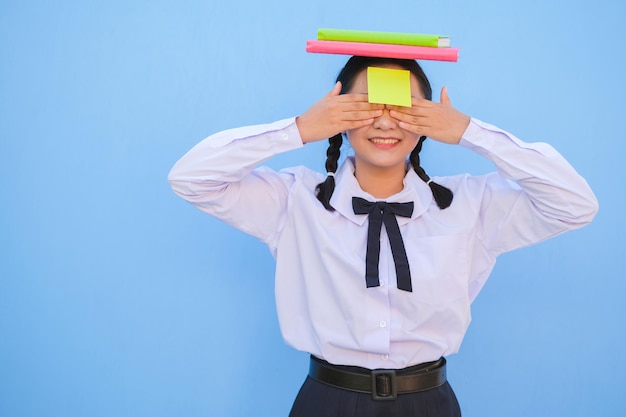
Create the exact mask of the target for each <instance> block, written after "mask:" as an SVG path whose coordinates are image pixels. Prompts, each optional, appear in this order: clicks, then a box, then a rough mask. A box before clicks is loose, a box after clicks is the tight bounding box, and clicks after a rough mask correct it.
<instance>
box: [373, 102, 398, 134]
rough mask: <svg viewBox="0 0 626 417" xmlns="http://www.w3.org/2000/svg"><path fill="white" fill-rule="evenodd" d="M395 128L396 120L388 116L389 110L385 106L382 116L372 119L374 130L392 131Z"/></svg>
mask: <svg viewBox="0 0 626 417" xmlns="http://www.w3.org/2000/svg"><path fill="white" fill-rule="evenodd" d="M396 126H397V122H396V119H394V118H393V117H391V115H390V114H389V108H388V107H387V106H385V108H384V109H383V114H382V115H381V116H379V117H377V118H375V119H374V128H376V129H381V130H389V129H394V128H395V127H396Z"/></svg>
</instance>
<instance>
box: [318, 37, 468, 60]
mask: <svg viewBox="0 0 626 417" xmlns="http://www.w3.org/2000/svg"><path fill="white" fill-rule="evenodd" d="M306 51H307V52H311V53H319V54H339V55H357V56H371V57H380V58H400V59H424V60H431V61H448V62H456V61H458V59H459V48H452V47H450V38H449V37H448V36H443V35H430V34H419V33H397V32H372V31H365V30H344V29H318V31H317V40H312V41H307V43H306Z"/></svg>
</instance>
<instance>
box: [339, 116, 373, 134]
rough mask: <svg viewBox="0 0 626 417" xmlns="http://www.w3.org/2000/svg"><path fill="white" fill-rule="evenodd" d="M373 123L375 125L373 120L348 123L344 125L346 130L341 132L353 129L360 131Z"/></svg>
mask: <svg viewBox="0 0 626 417" xmlns="http://www.w3.org/2000/svg"><path fill="white" fill-rule="evenodd" d="M372 123H374V119H373V118H370V119H363V120H354V121H350V122H346V123H345V125H344V128H343V129H341V130H342V131H346V130H351V129H358V128H360V127H365V126H368V125H371V124H372Z"/></svg>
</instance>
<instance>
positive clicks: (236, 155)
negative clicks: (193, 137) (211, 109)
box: [168, 118, 303, 200]
mask: <svg viewBox="0 0 626 417" xmlns="http://www.w3.org/2000/svg"><path fill="white" fill-rule="evenodd" d="M302 146H303V145H302V141H301V139H300V135H299V132H298V129H297V126H296V124H295V120H294V119H293V118H290V119H284V120H280V121H277V122H274V123H270V124H266V125H255V126H247V127H241V128H237V129H230V130H225V131H222V132H219V133H216V134H214V135H211V136H209V137H207V138H206V139H204V140H203V141H201V142H200V143H198V144H197V145H196V146H194V147H193V148H192V149H191V150H190V151H189V152H187V153H186V154H185V155H184V156H183V157H182V158H181V159H180V160H178V161H177V162H176V164H175V165H174V167H173V168H172V169H171V171H170V173H169V175H168V180H169V182H170V184H171V186H172V189H173V190H174V192H176V194H178V195H180V196H181V197H182V198H185V199H187V200H189V199H190V198H193V197H194V196H198V195H199V194H203V193H206V192H209V191H211V190H215V189H220V188H222V187H224V186H225V185H228V184H229V183H233V182H237V181H239V180H241V179H242V178H243V177H245V175H246V174H248V173H249V172H250V171H251V170H252V169H254V167H256V166H257V165H259V164H260V163H262V162H263V161H265V160H267V159H269V158H271V157H272V156H274V155H276V154H279V153H282V152H286V151H288V150H291V149H297V148H299V147H302Z"/></svg>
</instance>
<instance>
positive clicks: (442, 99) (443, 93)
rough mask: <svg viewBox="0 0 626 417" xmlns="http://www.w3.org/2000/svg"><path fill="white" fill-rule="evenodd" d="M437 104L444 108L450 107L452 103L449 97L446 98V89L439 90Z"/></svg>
mask: <svg viewBox="0 0 626 417" xmlns="http://www.w3.org/2000/svg"><path fill="white" fill-rule="evenodd" d="M439 102H440V103H441V104H445V105H446V106H451V105H452V103H450V97H448V87H443V88H442V89H441V95H440V98H439Z"/></svg>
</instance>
